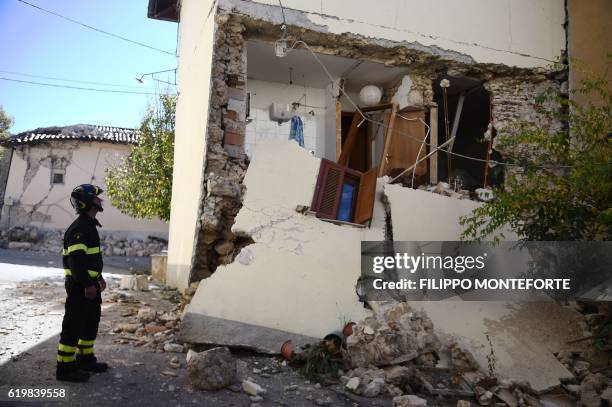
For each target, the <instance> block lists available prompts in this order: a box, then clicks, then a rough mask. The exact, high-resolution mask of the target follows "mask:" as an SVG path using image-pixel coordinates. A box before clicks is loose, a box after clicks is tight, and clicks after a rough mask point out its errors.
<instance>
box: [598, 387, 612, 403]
mask: <svg viewBox="0 0 612 407" xmlns="http://www.w3.org/2000/svg"><path fill="white" fill-rule="evenodd" d="M600 397H601V401H602V403H603V405H604V406H606V407H611V406H612V386H611V385H610V384H608V388H607V389H606V390H604V391H603V393H601V396H600Z"/></svg>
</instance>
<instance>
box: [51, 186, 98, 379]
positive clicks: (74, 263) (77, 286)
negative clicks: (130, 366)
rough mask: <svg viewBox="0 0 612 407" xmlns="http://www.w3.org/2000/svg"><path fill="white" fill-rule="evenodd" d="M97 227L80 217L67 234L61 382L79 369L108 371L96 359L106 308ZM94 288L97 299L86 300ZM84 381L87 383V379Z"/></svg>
mask: <svg viewBox="0 0 612 407" xmlns="http://www.w3.org/2000/svg"><path fill="white" fill-rule="evenodd" d="M96 188H97V187H96ZM97 191H98V189H96V192H97ZM97 226H100V223H99V222H98V221H97V220H96V219H95V218H93V217H91V216H89V215H88V214H86V213H80V214H79V217H78V218H77V219H76V220H75V221H74V222H73V223H72V224H71V225H70V227H68V229H67V230H66V233H65V234H64V250H63V265H64V273H65V275H66V281H65V286H66V293H67V298H66V307H65V314H64V320H63V322H62V332H61V335H60V342H59V346H58V351H57V369H58V373H57V375H58V378H59V379H60V380H72V379H73V378H74V377H72V379H71V378H68V379H65V378H63V377H65V376H66V375H68V376H72V375H73V371H74V370H77V369H79V370H81V369H82V370H88V371H93V372H101V371H105V370H106V368H107V367H108V366H107V365H106V364H104V363H97V361H96V358H95V356H94V342H95V340H96V335H97V333H98V324H99V322H100V308H101V304H102V297H101V289H100V283H101V282H102V267H103V262H102V253H101V250H100V237H99V235H98V230H97ZM91 286H93V287H95V289H96V297H95V298H94V299H88V298H87V297H85V288H86V287H91ZM83 376H86V375H85V374H83ZM80 379H84V380H86V378H84V377H80ZM75 381H82V380H75Z"/></svg>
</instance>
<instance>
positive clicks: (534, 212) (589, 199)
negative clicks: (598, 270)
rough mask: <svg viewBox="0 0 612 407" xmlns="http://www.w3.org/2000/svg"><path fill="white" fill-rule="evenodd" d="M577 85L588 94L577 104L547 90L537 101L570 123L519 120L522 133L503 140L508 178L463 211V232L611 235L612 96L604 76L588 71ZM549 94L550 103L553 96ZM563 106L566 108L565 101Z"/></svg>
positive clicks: (477, 235) (533, 236)
mask: <svg viewBox="0 0 612 407" xmlns="http://www.w3.org/2000/svg"><path fill="white" fill-rule="evenodd" d="M573 92H579V93H581V94H584V95H587V96H589V100H595V101H596V102H587V103H583V104H578V103H576V102H575V101H573V100H572V98H568V97H563V96H562V95H559V94H558V93H556V92H553V91H550V90H549V91H547V92H545V93H544V94H543V95H541V96H539V97H538V98H537V100H536V101H535V102H536V107H538V108H539V109H540V111H541V112H542V113H543V114H544V115H545V116H547V117H549V118H554V119H557V120H560V121H561V122H562V123H565V124H566V126H564V127H563V128H561V129H560V130H558V131H550V130H546V129H544V128H542V127H541V126H538V123H517V126H516V129H517V132H516V134H513V135H512V136H507V137H505V138H504V139H503V140H501V141H500V145H501V149H502V151H504V150H507V151H511V152H512V154H511V155H512V156H511V157H506V161H507V162H508V163H510V164H512V165H513V166H511V167H508V171H507V172H506V183H505V185H504V186H503V187H500V188H497V189H495V190H494V196H495V198H494V199H493V200H492V201H490V202H486V203H484V204H483V205H482V206H481V207H479V208H477V209H476V210H474V211H473V212H472V214H471V215H469V216H466V217H463V218H462V219H461V224H462V225H463V226H464V227H465V229H464V232H463V235H462V238H463V239H464V240H477V241H479V240H483V239H484V238H485V237H486V236H493V237H494V239H495V240H497V241H499V240H500V239H501V238H502V237H503V235H502V234H501V233H500V232H499V230H500V229H501V228H503V227H504V226H506V227H508V226H509V227H510V229H512V230H513V231H514V232H516V233H517V234H518V235H519V236H521V238H522V239H523V240H541V241H544V240H555V241H561V240H582V241H586V240H610V239H611V238H612V209H611V203H612V139H611V137H612V136H611V134H610V132H611V131H612V119H611V103H610V102H611V101H612V97H611V94H610V89H609V86H608V81H607V80H606V79H605V76H602V77H599V76H597V77H596V76H594V75H589V76H588V77H586V79H584V80H582V81H581V86H580V88H579V89H576V90H574V91H573ZM549 102H551V103H549ZM559 106H560V107H561V108H559Z"/></svg>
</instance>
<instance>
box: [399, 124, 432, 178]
mask: <svg viewBox="0 0 612 407" xmlns="http://www.w3.org/2000/svg"><path fill="white" fill-rule="evenodd" d="M395 115H396V116H398V117H399V118H402V119H404V120H407V121H409V122H414V121H417V120H418V121H420V122H421V123H423V124H424V125H425V127H427V133H425V137H423V141H422V142H421V147H419V152H418V153H417V156H416V159H415V161H414V168H413V169H412V181H411V182H410V188H414V178H415V175H416V168H417V164H418V162H419V159H420V158H419V157H421V152H422V151H423V147H425V140H427V138H428V137H429V133H430V132H431V127H430V126H429V124H427V123H425V120H423V119H421V118H420V117H415V118H410V117H405V116H402V115H401V114H399V113H396V114H395ZM397 178H399V176H397V177H395V178H394V179H397ZM392 181H393V180H392Z"/></svg>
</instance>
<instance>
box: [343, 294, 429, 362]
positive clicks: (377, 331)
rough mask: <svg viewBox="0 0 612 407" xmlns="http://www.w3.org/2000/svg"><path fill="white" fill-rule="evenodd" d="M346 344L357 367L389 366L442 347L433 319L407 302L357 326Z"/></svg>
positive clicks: (389, 308) (369, 318) (394, 306)
mask: <svg viewBox="0 0 612 407" xmlns="http://www.w3.org/2000/svg"><path fill="white" fill-rule="evenodd" d="M346 343H347V350H348V353H349V357H350V360H351V364H352V365H353V366H354V367H367V366H370V365H374V366H385V365H389V364H391V363H392V362H393V361H394V359H396V358H399V357H402V356H405V355H415V356H416V355H417V354H419V353H424V351H425V350H431V349H437V348H438V347H439V344H438V339H437V337H436V335H435V334H434V332H433V324H432V323H431V321H430V320H429V318H428V317H427V316H426V315H425V314H424V313H423V312H420V311H414V310H412V308H410V307H409V306H408V305H407V304H405V303H400V304H397V305H393V306H391V307H388V308H387V309H385V310H383V311H381V312H379V313H377V314H376V315H375V316H373V317H368V318H366V320H365V321H364V322H363V323H360V324H357V325H355V326H354V327H353V335H351V336H349V337H348V338H347V340H346Z"/></svg>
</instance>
